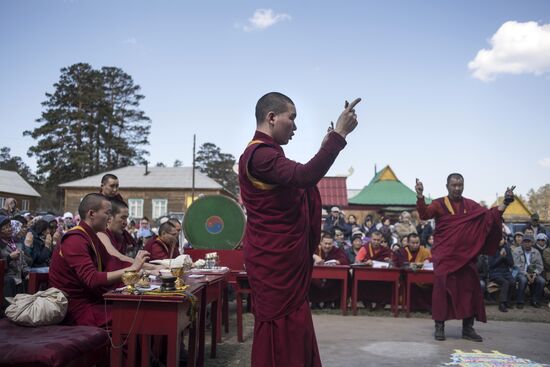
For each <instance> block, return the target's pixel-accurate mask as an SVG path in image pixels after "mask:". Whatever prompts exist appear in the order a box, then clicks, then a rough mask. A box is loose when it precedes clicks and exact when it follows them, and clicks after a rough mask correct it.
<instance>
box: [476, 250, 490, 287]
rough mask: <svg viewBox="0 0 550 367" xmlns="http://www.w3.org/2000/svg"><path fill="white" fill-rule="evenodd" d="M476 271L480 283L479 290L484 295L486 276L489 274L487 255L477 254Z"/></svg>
mask: <svg viewBox="0 0 550 367" xmlns="http://www.w3.org/2000/svg"><path fill="white" fill-rule="evenodd" d="M476 265H477V273H478V274H479V284H480V285H481V292H482V293H483V297H485V291H486V290H487V277H488V276H489V261H488V257H487V255H479V256H478V257H477V264H476Z"/></svg>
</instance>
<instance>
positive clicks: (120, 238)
mask: <svg viewBox="0 0 550 367" xmlns="http://www.w3.org/2000/svg"><path fill="white" fill-rule="evenodd" d="M105 234H106V235H107V237H109V240H111V243H112V244H113V247H114V248H116V249H117V251H118V252H120V253H121V254H123V255H126V253H127V252H128V249H130V248H133V247H135V246H137V243H136V240H134V237H132V235H131V234H130V233H128V231H127V230H125V229H123V230H122V234H120V235H119V234H116V233H114V232H112V231H111V230H110V229H108V228H107V229H106V230H105Z"/></svg>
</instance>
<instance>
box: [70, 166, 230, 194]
mask: <svg viewBox="0 0 550 367" xmlns="http://www.w3.org/2000/svg"><path fill="white" fill-rule="evenodd" d="M148 172H149V173H148V174H147V175H146V174H145V166H128V167H123V168H119V169H115V170H111V171H106V172H103V173H100V174H97V175H94V176H89V177H86V178H83V179H80V180H76V181H71V182H66V183H62V184H61V185H59V187H61V188H93V187H97V188H99V186H100V184H101V178H102V177H103V175H105V174H107V173H112V174H113V175H115V176H117V177H118V179H119V181H120V187H121V188H123V189H127V188H136V189H190V188H191V187H192V181H193V168H192V167H149V168H148ZM195 188H196V189H213V190H216V189H217V190H221V189H222V186H221V185H220V184H219V183H217V182H216V181H214V180H213V179H211V178H210V177H208V176H207V175H205V174H204V173H201V172H200V171H199V170H198V169H196V170H195Z"/></svg>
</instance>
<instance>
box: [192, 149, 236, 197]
mask: <svg viewBox="0 0 550 367" xmlns="http://www.w3.org/2000/svg"><path fill="white" fill-rule="evenodd" d="M195 161H196V163H197V167H198V168H199V170H200V171H201V172H202V173H206V175H207V176H208V177H210V178H212V179H213V180H215V181H216V182H217V183H219V184H220V185H222V186H223V187H224V188H225V189H226V190H228V191H229V192H232V193H233V194H237V192H238V181H237V174H236V173H235V172H234V171H233V166H234V165H235V157H233V155H231V154H228V153H222V151H221V149H220V148H219V147H217V146H216V144H213V143H204V144H203V145H201V147H200V148H199V151H198V152H197V157H196V159H195Z"/></svg>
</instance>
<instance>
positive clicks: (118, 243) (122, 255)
mask: <svg viewBox="0 0 550 367" xmlns="http://www.w3.org/2000/svg"><path fill="white" fill-rule="evenodd" d="M110 201H111V217H110V219H109V222H108V223H107V229H106V230H105V232H98V233H97V237H98V238H99V239H100V240H101V243H103V246H104V247H105V249H106V250H107V252H108V253H109V255H111V256H114V257H117V258H118V259H120V260H121V261H125V262H128V263H131V262H133V261H134V259H132V258H131V257H129V256H127V255H126V250H127V249H128V248H129V247H135V246H137V243H136V242H135V240H134V238H133V237H132V235H131V234H130V233H128V231H127V230H126V226H127V223H128V205H127V204H126V203H125V202H124V201H120V200H117V199H110ZM163 268H164V267H163V266H161V265H154V264H149V263H145V264H143V269H144V270H147V271H148V272H149V273H150V274H155V275H156V274H158V272H159V270H160V269H163Z"/></svg>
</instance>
